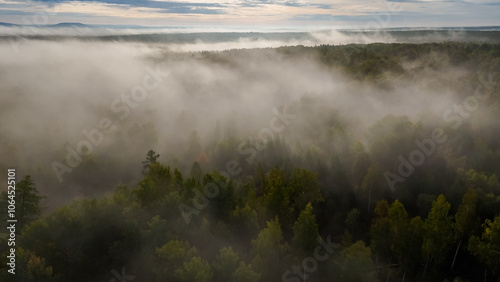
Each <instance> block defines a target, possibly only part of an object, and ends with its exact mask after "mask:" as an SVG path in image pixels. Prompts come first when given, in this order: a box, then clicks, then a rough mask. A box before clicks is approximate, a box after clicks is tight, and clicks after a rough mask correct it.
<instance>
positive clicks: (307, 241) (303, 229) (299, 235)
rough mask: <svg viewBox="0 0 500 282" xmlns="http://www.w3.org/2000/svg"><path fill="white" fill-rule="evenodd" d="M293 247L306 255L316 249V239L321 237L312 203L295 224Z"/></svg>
mask: <svg viewBox="0 0 500 282" xmlns="http://www.w3.org/2000/svg"><path fill="white" fill-rule="evenodd" d="M293 234H294V235H293V238H292V246H294V247H295V248H297V249H299V250H301V251H302V252H304V253H306V252H309V251H313V249H314V248H315V247H316V245H317V242H316V239H317V238H318V237H319V232H318V224H317V223H316V216H315V215H314V213H313V208H312V206H311V203H309V204H307V205H306V208H305V209H304V210H303V211H302V212H301V213H300V215H299V218H298V219H297V221H295V223H294V224H293Z"/></svg>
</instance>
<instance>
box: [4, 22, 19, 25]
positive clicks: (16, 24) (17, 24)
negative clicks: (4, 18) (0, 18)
mask: <svg viewBox="0 0 500 282" xmlns="http://www.w3.org/2000/svg"><path fill="white" fill-rule="evenodd" d="M0 26H19V25H18V24H11V23H4V22H0Z"/></svg>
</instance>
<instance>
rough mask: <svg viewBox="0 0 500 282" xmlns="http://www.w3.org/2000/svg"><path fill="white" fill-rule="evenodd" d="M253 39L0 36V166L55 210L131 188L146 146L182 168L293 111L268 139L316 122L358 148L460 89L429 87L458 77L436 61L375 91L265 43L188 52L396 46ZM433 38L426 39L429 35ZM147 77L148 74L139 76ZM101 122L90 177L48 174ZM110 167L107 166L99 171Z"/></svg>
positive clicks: (436, 112)
mask: <svg viewBox="0 0 500 282" xmlns="http://www.w3.org/2000/svg"><path fill="white" fill-rule="evenodd" d="M11 30H13V28H11ZM2 31H4V32H5V28H4V29H3V30H2ZM66 31H67V30H59V31H58V32H63V33H64V32H66ZM14 34H15V32H12V33H11V34H8V35H14ZM73 35H74V34H73ZM214 36H215V37H217V36H216V35H214ZM252 36H253V37H240V38H236V39H234V38H231V40H229V41H223V40H219V39H218V40H213V41H212V42H204V41H202V40H194V41H193V42H174V43H169V42H159V41H158V40H156V42H147V40H146V42H141V41H140V40H139V39H138V38H134V39H124V38H112V40H111V39H109V38H108V39H106V40H100V39H99V38H98V37H92V38H74V37H70V38H57V39H53V38H49V39H33V38H29V37H28V38H18V37H15V38H14V39H13V38H10V37H5V38H4V39H5V40H2V41H0V42H1V43H0V92H1V93H2V95H1V96H0V132H1V137H0V150H1V152H0V155H1V156H2V158H1V160H0V167H1V168H2V169H6V168H8V167H15V168H18V170H19V172H18V173H19V174H32V176H33V177H34V179H35V180H38V181H37V183H38V186H39V187H38V188H39V190H40V191H41V192H42V194H45V195H47V196H49V197H48V199H47V200H46V203H45V204H46V206H50V207H54V206H59V205H62V204H64V203H66V202H67V201H68V200H69V199H72V198H74V197H80V196H83V197H88V196H96V195H101V194H105V193H107V192H109V191H112V189H113V188H114V187H115V186H116V185H117V184H120V183H125V184H129V185H132V186H134V185H136V183H137V181H138V180H139V179H140V178H141V168H142V165H141V161H143V160H144V159H145V156H146V153H147V152H148V150H149V149H153V150H155V151H156V152H157V153H159V154H160V159H159V160H160V161H161V162H164V163H166V164H171V165H174V166H178V167H179V168H180V169H182V170H183V171H186V170H188V169H189V167H190V165H191V164H192V163H193V162H194V161H196V160H197V158H198V157H199V154H201V153H207V154H209V152H204V151H205V149H204V148H205V147H207V146H212V144H217V143H218V142H221V141H224V140H228V138H235V139H236V140H239V142H242V141H244V140H246V139H248V137H249V136H254V137H255V136H258V133H259V131H260V130H261V129H263V128H268V127H269V126H270V125H269V124H270V121H271V120H272V118H273V116H276V114H275V113H274V112H273V111H276V109H277V110H278V111H280V112H283V111H285V112H287V113H290V114H293V115H295V118H294V119H293V121H291V122H290V124H289V125H287V126H286V128H285V130H283V131H281V132H279V133H276V134H275V135H274V137H276V138H282V139H284V140H286V142H287V143H288V144H299V145H297V146H302V147H308V146H314V145H315V143H316V142H318V140H317V136H321V135H322V134H323V132H321V131H322V129H323V126H324V125H325V124H330V123H331V122H332V120H335V122H338V123H340V124H342V125H344V126H345V127H346V128H348V129H349V132H348V137H349V139H350V140H360V141H361V142H364V138H365V131H366V130H367V128H369V127H370V126H371V125H372V124H373V122H375V121H376V120H378V119H381V118H382V117H384V116H386V115H396V116H400V115H406V116H408V117H409V118H410V119H411V120H412V121H414V122H416V121H418V120H419V118H420V117H422V116H423V115H426V116H436V117H440V116H441V115H442V113H443V112H444V110H445V109H446V108H449V107H450V105H453V103H455V102H456V101H458V100H459V97H460V96H461V95H466V94H467V93H468V92H467V91H470V89H462V90H456V89H451V88H450V87H449V86H446V85H443V84H439V83H435V82H436V80H440V81H448V82H450V81H451V82H453V81H457V80H460V78H461V77H463V76H465V75H467V73H469V70H467V69H462V68H458V67H453V66H451V65H449V64H447V63H443V64H442V65H441V66H440V67H439V69H431V68H427V67H425V66H421V65H419V63H418V62H412V63H408V64H403V67H404V69H405V71H407V72H411V73H412V79H396V78H397V76H394V77H387V79H386V80H385V81H384V87H374V85H373V84H372V83H369V82H363V81H359V80H356V79H354V78H353V77H352V76H349V75H347V74H345V73H343V72H341V71H340V70H339V69H337V68H335V66H334V67H333V68H332V67H327V66H325V65H324V64H322V63H321V62H320V61H318V60H317V59H316V58H314V57H311V56H309V55H307V54H304V55H297V56H293V55H287V54H285V53H283V52H279V51H278V50H277V49H268V48H267V49H257V50H233V51H224V52H214V53H200V52H197V51H206V50H228V49H239V48H266V47H279V46H284V45H305V46H314V45H318V44H348V43H371V42H399V41H402V40H400V39H397V38H396V37H395V36H394V35H391V33H382V34H378V33H373V34H370V35H369V36H367V35H366V34H364V33H362V32H358V33H352V34H346V33H342V32H339V31H323V32H312V33H307V36H306V35H304V34H302V35H293V36H288V37H289V38H288V39H287V40H281V39H279V38H280V37H279V36H277V38H278V39H272V37H273V36H272V34H271V35H268V36H267V37H265V38H264V37H259V36H258V35H255V34H254V35H252ZM376 36H378V37H376ZM439 36H440V35H439V34H434V33H431V34H430V35H429V38H438V37H439ZM456 36H457V38H459V37H460V36H465V35H464V33H461V32H457V33H456ZM233 37H234V36H233ZM412 38H413V39H411V40H415V38H417V37H412ZM190 40H191V39H189V40H187V41H190ZM411 40H410V41H411ZM418 40H421V38H420V39H418ZM429 41H432V40H430V39H429ZM437 41H439V39H438V40H437ZM346 56H348V54H346ZM436 56H437V57H439V54H436ZM152 73H156V75H157V78H158V79H154V76H153V79H150V78H151V76H152ZM145 77H150V78H147V79H148V83H149V84H150V85H154V87H151V90H147V91H146V94H145V95H143V94H144V93H143V94H140V95H142V96H141V98H140V99H139V100H140V101H139V100H135V102H132V104H133V106H125V105H126V103H125V102H124V100H123V99H124V98H123V97H129V98H130V95H131V93H132V92H133V91H134V90H133V89H136V87H137V86H141V85H142V86H143V85H144V80H145V79H146V78H145ZM461 91H463V92H461ZM123 95H125V96H123ZM131 99H133V98H131ZM133 101H134V100H133ZM120 107H121V108H120ZM123 107H125V109H124V108H123ZM106 118H108V119H110V120H111V121H112V123H113V127H114V128H115V129H116V130H114V132H112V133H104V134H103V138H102V142H99V144H98V145H94V146H93V147H92V148H91V150H92V151H91V152H89V153H91V154H90V155H89V156H88V157H84V159H85V158H87V160H89V159H90V164H91V167H92V169H94V171H95V172H96V173H97V172H99V173H97V174H96V175H98V176H95V177H90V178H95V179H92V181H90V180H89V177H88V176H84V175H79V173H78V172H79V171H82V170H83V169H84V167H85V165H88V162H83V164H82V165H77V166H76V167H75V168H72V171H71V172H65V173H63V174H62V175H60V176H62V177H60V178H58V175H57V173H56V172H55V171H54V166H53V164H54V162H58V163H60V164H65V162H67V159H66V158H67V154H68V152H69V151H68V149H67V147H68V146H69V147H71V148H73V149H76V147H77V145H78V144H79V142H80V141H82V140H87V139H86V137H85V136H84V135H83V133H82V131H83V130H87V131H92V129H97V128H99V124H100V122H101V120H102V119H106ZM194 131H196V133H197V134H198V136H199V138H200V145H201V148H200V149H201V150H200V151H199V153H196V152H195V153H196V154H191V155H189V154H187V153H184V152H186V151H189V146H190V145H189V143H190V140H192V139H193V138H194V137H193V135H192V134H193V132H194ZM190 136H191V137H190ZM190 138H191V139H190ZM195 139H196V138H195ZM294 146H295V145H294ZM87 149H89V148H87ZM290 149H291V150H292V151H293V150H295V147H293V146H292V147H291V148H290ZM233 154H234V155H237V154H238V153H237V152H234V153H233ZM210 157H211V156H210V155H209V156H208V159H210ZM92 165H94V166H92ZM109 166H115V167H116V168H117V169H116V170H115V169H112V170H109V171H108V170H107V168H109ZM207 167H210V168H215V169H222V168H218V167H216V166H214V165H207ZM2 177H4V176H2ZM82 179H83V180H85V181H83V180H82ZM88 181H90V183H91V184H89V182H88ZM82 183H83V184H82ZM89 185H90V186H91V187H88V186H89Z"/></svg>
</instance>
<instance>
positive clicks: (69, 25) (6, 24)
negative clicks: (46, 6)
mask: <svg viewBox="0 0 500 282" xmlns="http://www.w3.org/2000/svg"><path fill="white" fill-rule="evenodd" d="M0 26H8V27H14V26H34V25H20V24H12V23H5V22H0ZM38 26H39V27H56V28H57V27H91V26H90V25H86V24H82V23H58V24H49V25H38Z"/></svg>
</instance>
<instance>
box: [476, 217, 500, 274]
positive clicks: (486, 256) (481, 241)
mask: <svg viewBox="0 0 500 282" xmlns="http://www.w3.org/2000/svg"><path fill="white" fill-rule="evenodd" d="M469 251H470V252H471V253H472V254H473V255H475V256H476V257H478V258H479V259H480V260H481V261H482V262H483V263H484V264H485V265H487V266H488V267H489V268H490V269H491V270H492V271H493V273H494V274H498V272H499V271H500V216H497V217H495V219H494V220H493V221H491V220H489V219H486V220H485V221H484V224H483V233H482V235H481V237H479V236H472V237H471V238H470V241H469Z"/></svg>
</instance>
